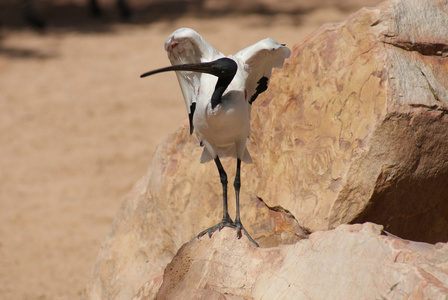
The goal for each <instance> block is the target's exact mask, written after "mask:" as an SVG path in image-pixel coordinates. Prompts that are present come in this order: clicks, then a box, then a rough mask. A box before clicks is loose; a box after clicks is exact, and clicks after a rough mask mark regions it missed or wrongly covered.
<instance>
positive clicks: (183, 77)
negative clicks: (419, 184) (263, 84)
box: [165, 28, 290, 163]
mask: <svg viewBox="0 0 448 300" xmlns="http://www.w3.org/2000/svg"><path fill="white" fill-rule="evenodd" d="M165 50H166V51H167V53H168V58H169V60H170V61H171V64H172V65H180V64H191V63H200V62H210V61H213V60H216V59H218V58H222V57H224V54H222V53H220V52H218V51H217V50H215V49H214V48H213V47H212V46H211V45H210V44H209V43H207V42H206V41H205V40H204V39H203V38H202V37H201V36H200V35H199V34H198V33H197V32H196V31H194V30H193V29H190V28H180V29H178V30H176V31H175V32H174V33H172V34H171V35H170V36H169V37H168V38H167V40H166V42H165ZM289 54H290V52H289V49H288V48H286V47H285V46H284V45H281V44H279V43H277V42H276V41H274V40H273V39H271V38H267V39H264V40H262V41H259V42H258V43H256V44H254V45H252V46H249V47H247V48H245V49H243V50H241V51H239V52H238V53H237V54H235V55H229V56H227V57H229V58H231V59H233V60H234V61H235V62H236V63H237V65H238V71H237V73H236V75H235V77H234V79H233V80H232V82H231V83H230V85H229V86H228V88H227V91H226V92H224V94H223V100H222V103H221V105H218V106H217V107H216V108H215V109H211V104H210V96H211V94H212V93H213V90H214V87H215V84H216V81H217V77H216V76H213V75H210V74H203V73H197V72H189V71H187V72H179V71H178V72H176V74H177V78H178V80H179V84H180V87H181V89H182V93H183V96H184V99H185V104H186V106H187V109H188V113H189V114H190V113H191V111H192V109H191V105H192V104H193V103H196V107H195V110H194V114H193V119H192V124H190V126H193V128H195V129H196V134H197V135H198V137H199V139H200V140H201V141H202V142H203V143H204V146H205V147H204V151H203V153H202V156H201V163H205V162H208V161H210V160H212V159H214V158H215V157H216V156H217V155H218V156H219V157H220V158H223V157H228V156H230V157H235V158H239V159H241V160H242V161H243V162H245V163H251V162H252V159H251V157H250V154H249V152H248V150H247V148H246V139H247V138H248V137H249V134H250V108H251V104H250V103H249V100H250V99H251V98H252V97H253V96H254V95H256V88H257V86H258V82H259V80H260V79H262V78H263V77H265V78H267V80H269V78H270V77H271V72H272V68H281V67H282V66H283V62H284V60H285V58H287V57H289Z"/></svg>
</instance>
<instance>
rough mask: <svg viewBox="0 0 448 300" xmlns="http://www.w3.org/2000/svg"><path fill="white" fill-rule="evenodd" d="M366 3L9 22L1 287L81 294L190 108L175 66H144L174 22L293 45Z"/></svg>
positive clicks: (4, 38) (2, 76) (10, 291)
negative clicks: (119, 216)
mask: <svg viewBox="0 0 448 300" xmlns="http://www.w3.org/2000/svg"><path fill="white" fill-rule="evenodd" d="M342 2H343V1H342ZM370 2H371V1H370ZM358 5H359V6H360V5H361V4H358ZM356 8H357V7H350V9H341V8H336V7H334V6H324V7H320V8H318V9H312V10H310V11H306V13H300V12H299V13H294V14H285V13H279V14H264V15H261V14H250V13H248V14H232V13H225V14H217V15H215V16H214V17H213V18H207V17H204V16H201V17H199V16H198V15H192V14H185V15H176V16H175V17H169V16H168V17H166V18H163V17H160V16H158V18H155V19H156V20H154V21H145V22H135V23H133V24H121V23H120V22H114V21H112V22H111V21H110V20H107V22H106V24H104V23H101V22H102V21H92V22H90V23H89V22H88V23H87V24H86V23H83V25H82V26H81V25H79V24H78V25H77V24H75V25H73V24H71V23H70V22H69V21H67V19H64V18H62V17H60V16H59V19H56V25H55V26H53V27H50V28H48V29H47V31H46V32H45V33H39V32H35V31H33V30H31V29H29V28H28V27H26V26H23V25H20V23H19V25H17V24H16V23H14V24H13V25H11V26H9V27H8V24H4V25H3V27H2V28H1V29H0V115H1V117H0V131H1V134H0V299H78V298H79V297H80V295H81V293H82V289H83V288H84V286H85V284H86V281H87V280H88V278H89V276H90V273H91V270H92V267H93V265H94V263H95V259H96V256H97V253H98V251H99V248H100V244H101V242H102V240H103V239H104V237H105V236H106V235H107V233H108V230H109V229H110V226H111V223H112V220H113V218H114V215H115V213H116V211H117V209H118V207H119V205H120V202H121V200H122V198H123V197H124V196H125V194H126V193H127V192H128V191H129V190H130V189H131V187H132V185H133V184H134V183H135V182H136V181H137V180H138V179H139V178H140V177H141V176H142V175H143V174H144V173H145V172H146V169H147V166H148V164H149V161H150V159H151V155H152V152H153V151H154V149H155V147H156V145H157V144H158V143H159V142H160V141H162V140H163V138H164V137H165V136H166V135H167V134H169V133H170V132H172V131H174V130H175V129H176V128H177V127H178V126H179V124H181V123H182V122H183V121H184V120H185V118H186V110H185V106H184V103H183V100H182V97H181V93H180V90H179V87H178V84H177V81H176V79H175V76H174V74H163V75H158V76H157V77H152V78H146V79H140V78H139V77H138V76H139V75H140V74H141V73H143V72H145V71H148V70H151V69H154V68H159V67H163V66H165V65H167V64H168V60H167V58H166V55H165V52H164V50H163V42H164V40H165V38H166V37H167V36H168V35H169V34H170V33H171V32H172V31H174V30H175V29H177V28H179V27H192V28H194V29H196V30H197V31H198V32H200V33H201V34H202V35H203V37H205V39H206V40H208V41H209V42H210V43H211V44H212V45H214V46H215V47H216V48H217V49H219V50H220V51H221V52H224V53H234V52H237V51H238V50H240V49H242V48H244V47H246V46H248V45H250V44H252V43H254V42H256V41H258V40H260V39H262V38H265V37H267V36H270V37H272V38H274V39H275V40H277V41H279V42H282V43H286V44H287V45H290V46H292V45H293V44H294V43H296V42H299V41H300V40H302V39H303V38H304V37H305V36H306V35H308V34H309V33H311V32H312V31H313V30H315V29H317V28H318V27H319V26H320V25H321V24H322V23H325V22H333V21H341V20H343V19H344V18H345V17H346V16H347V15H348V14H349V13H351V12H352V11H353V10H354V9H356ZM50 16H51V15H50ZM68 19H69V18H68ZM57 22H59V24H62V25H60V26H58V24H57ZM64 22H65V23H64Z"/></svg>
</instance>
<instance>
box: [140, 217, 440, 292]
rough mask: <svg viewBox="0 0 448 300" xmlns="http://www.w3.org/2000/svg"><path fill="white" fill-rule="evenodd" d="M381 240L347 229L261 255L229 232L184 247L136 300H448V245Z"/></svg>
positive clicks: (364, 229) (371, 228) (369, 231)
mask: <svg viewBox="0 0 448 300" xmlns="http://www.w3.org/2000/svg"><path fill="white" fill-rule="evenodd" d="M380 233H381V226H379V225H374V224H372V223H365V224H363V225H360V224H356V225H341V226H339V227H337V228H336V229H334V230H332V231H319V232H315V233H313V234H311V235H310V237H309V239H304V240H301V241H300V242H298V243H296V244H294V245H288V246H286V247H273V248H254V247H253V246H252V245H251V244H250V242H249V241H248V240H246V239H244V240H243V241H239V240H237V239H235V237H234V231H233V230H231V229H223V230H222V232H221V234H217V235H215V236H213V237H212V239H211V240H210V239H201V240H197V239H195V240H193V241H191V242H189V243H186V244H185V245H183V246H182V248H181V249H180V250H179V252H178V253H177V254H176V256H175V257H174V258H173V260H172V261H171V262H170V263H169V264H168V266H167V267H166V269H165V273H164V274H163V283H162V276H161V275H160V276H157V277H155V278H152V279H150V280H149V281H148V282H147V283H145V285H144V286H143V287H142V288H141V289H140V291H139V292H138V293H137V296H136V297H135V298H134V300H143V299H144V300H147V299H155V298H156V296H157V299H185V300H187V299H192V300H193V299H223V300H224V299H228V300H230V299H232V300H236V299H240V300H243V299H270V300H275V299H344V300H345V299H446V297H448V264H447V261H448V244H442V243H440V244H437V245H431V244H426V243H419V242H410V241H406V240H402V239H399V238H395V237H389V236H385V235H380ZM154 287H157V288H154ZM157 289H159V290H158V291H157Z"/></svg>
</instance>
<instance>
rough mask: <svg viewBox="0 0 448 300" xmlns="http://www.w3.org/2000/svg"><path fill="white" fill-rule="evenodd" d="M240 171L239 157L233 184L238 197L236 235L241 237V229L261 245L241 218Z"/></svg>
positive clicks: (250, 239) (251, 239)
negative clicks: (245, 227) (245, 226)
mask: <svg viewBox="0 0 448 300" xmlns="http://www.w3.org/2000/svg"><path fill="white" fill-rule="evenodd" d="M240 171H241V160H240V159H239V158H238V159H237V161H236V175H235V181H234V183H233V186H234V188H235V198H236V216H235V222H234V225H235V227H236V235H237V236H238V238H241V236H242V234H241V231H243V232H244V235H246V237H247V238H248V239H249V241H251V242H252V243H254V244H255V246H257V247H260V246H259V245H258V243H257V242H256V241H254V239H253V238H252V237H251V236H250V235H249V233H248V232H247V231H246V229H244V227H243V224H242V223H241V219H240V188H241V179H240Z"/></svg>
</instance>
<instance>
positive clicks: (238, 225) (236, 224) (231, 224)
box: [198, 219, 260, 247]
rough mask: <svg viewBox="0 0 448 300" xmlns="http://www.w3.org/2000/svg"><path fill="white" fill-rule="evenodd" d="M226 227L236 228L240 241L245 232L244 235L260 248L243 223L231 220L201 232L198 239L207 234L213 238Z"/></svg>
mask: <svg viewBox="0 0 448 300" xmlns="http://www.w3.org/2000/svg"><path fill="white" fill-rule="evenodd" d="M224 227H230V228H235V229H236V236H237V237H238V239H240V238H241V237H242V236H243V234H242V232H244V235H245V236H246V237H247V238H248V239H249V241H251V242H252V243H253V244H254V245H255V246H256V247H260V245H258V243H257V242H256V241H255V240H254V239H253V238H252V237H251V236H250V235H249V233H248V232H247V231H246V229H245V228H244V227H243V224H241V222H238V221H237V222H233V221H232V220H231V219H230V220H222V221H221V222H219V223H218V224H216V225H215V226H213V227H210V228H208V229H206V230H204V231H201V233H199V234H198V239H199V238H201V237H202V236H203V235H204V234H206V233H208V237H209V238H211V237H212V235H213V233H215V231H216V230H218V231H221V229H223V228H224Z"/></svg>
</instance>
